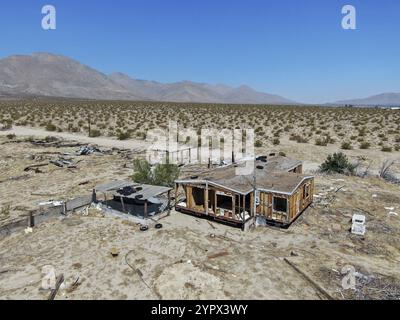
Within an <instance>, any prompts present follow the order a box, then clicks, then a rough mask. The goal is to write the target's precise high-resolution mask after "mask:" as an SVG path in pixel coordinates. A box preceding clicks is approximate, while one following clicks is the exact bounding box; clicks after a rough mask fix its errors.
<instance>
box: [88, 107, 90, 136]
mask: <svg viewBox="0 0 400 320" xmlns="http://www.w3.org/2000/svg"><path fill="white" fill-rule="evenodd" d="M88 123H89V137H90V113H89V114H88Z"/></svg>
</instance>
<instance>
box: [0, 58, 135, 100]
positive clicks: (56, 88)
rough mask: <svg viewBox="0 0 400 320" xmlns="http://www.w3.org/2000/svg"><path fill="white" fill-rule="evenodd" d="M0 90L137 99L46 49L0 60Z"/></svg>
mask: <svg viewBox="0 0 400 320" xmlns="http://www.w3.org/2000/svg"><path fill="white" fill-rule="evenodd" d="M0 93H2V94H3V95H5V94H11V95H40V96H55V97H71V98H92V99H108V98H112V99H141V98H142V97H140V96H135V95H133V94H132V93H130V92H127V91H126V89H125V88H124V87H122V86H120V85H119V84H117V83H115V82H113V81H112V80H111V79H109V78H108V77H107V76H106V75H104V74H102V73H100V72H98V71H96V70H94V69H91V68H89V67H87V66H84V65H82V64H80V63H78V62H76V61H74V60H71V59H68V58H66V57H62V56H56V55H51V54H47V53H37V54H33V55H32V56H11V57H8V58H5V59H2V60H0Z"/></svg>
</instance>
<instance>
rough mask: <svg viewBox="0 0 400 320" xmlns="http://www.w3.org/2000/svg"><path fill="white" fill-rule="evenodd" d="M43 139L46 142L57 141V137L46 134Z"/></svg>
mask: <svg viewBox="0 0 400 320" xmlns="http://www.w3.org/2000/svg"><path fill="white" fill-rule="evenodd" d="M44 141H46V142H57V141H58V138H57V137H53V136H47V137H45V138H44Z"/></svg>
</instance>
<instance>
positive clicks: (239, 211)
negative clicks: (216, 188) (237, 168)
mask: <svg viewBox="0 0 400 320" xmlns="http://www.w3.org/2000/svg"><path fill="white" fill-rule="evenodd" d="M238 198H239V203H238V208H239V212H238V213H239V215H240V194H239V196H238Z"/></svg>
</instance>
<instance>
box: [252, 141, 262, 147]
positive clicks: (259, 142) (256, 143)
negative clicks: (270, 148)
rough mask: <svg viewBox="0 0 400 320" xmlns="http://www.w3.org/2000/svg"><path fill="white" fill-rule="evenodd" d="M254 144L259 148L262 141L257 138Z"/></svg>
mask: <svg viewBox="0 0 400 320" xmlns="http://www.w3.org/2000/svg"><path fill="white" fill-rule="evenodd" d="M254 146H255V147H256V148H261V147H262V146H263V143H262V142H261V141H260V140H257V141H256V142H255V144H254Z"/></svg>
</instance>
